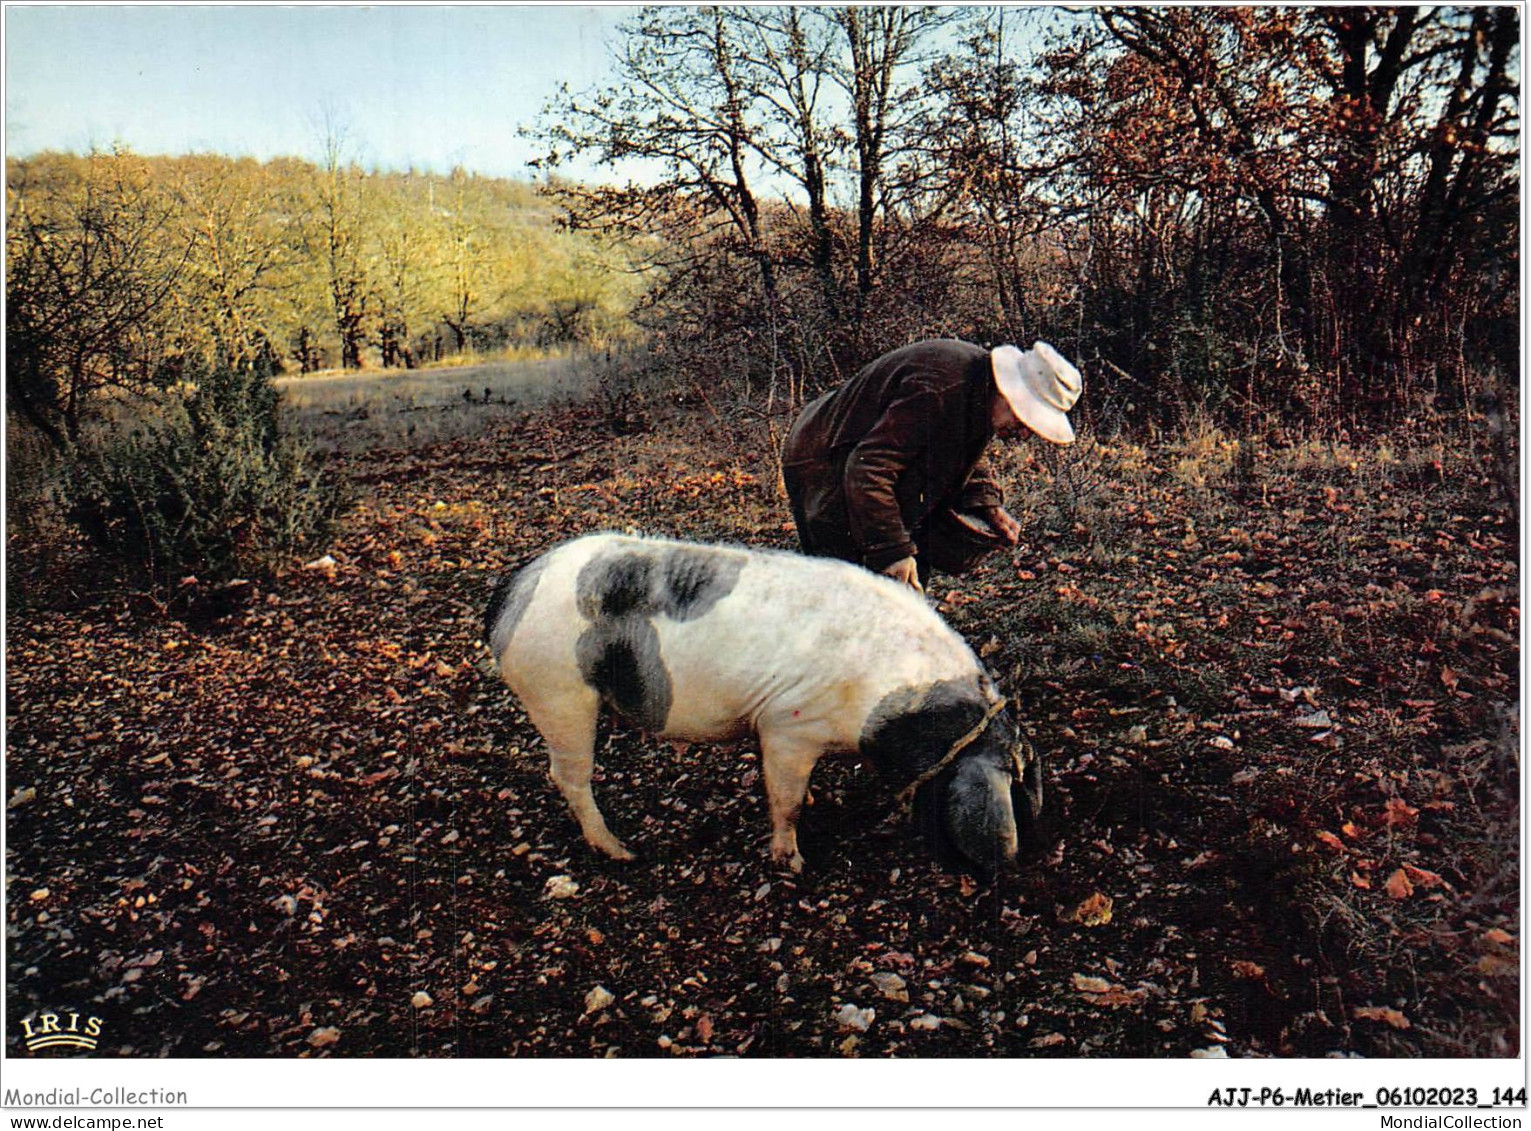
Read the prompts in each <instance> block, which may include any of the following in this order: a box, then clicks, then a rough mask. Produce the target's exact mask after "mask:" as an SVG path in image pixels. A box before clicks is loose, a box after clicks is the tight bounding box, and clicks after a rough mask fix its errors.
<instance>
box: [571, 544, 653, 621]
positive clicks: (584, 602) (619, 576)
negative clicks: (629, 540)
mask: <svg viewBox="0 0 1531 1131" xmlns="http://www.w3.org/2000/svg"><path fill="white" fill-rule="evenodd" d="M653 573H654V563H653V561H652V559H650V558H648V557H647V556H645V555H643V554H601V555H598V556H597V557H594V558H591V559H590V560H589V561H588V562H586V563H585V566H584V568H583V569H581V570H580V571H579V578H578V579H577V580H576V582H575V589H574V594H575V600H576V602H577V603H578V604H579V611H580V612H581V613H583V614H584V615H585V616H586V617H588V618H589V619H590V620H603V619H605V618H608V617H624V616H630V615H633V614H636V615H639V616H647V615H649V614H650V613H651V612H653V602H652V600H651V599H650V597H649V591H650V589H651V588H652V578H653Z"/></svg>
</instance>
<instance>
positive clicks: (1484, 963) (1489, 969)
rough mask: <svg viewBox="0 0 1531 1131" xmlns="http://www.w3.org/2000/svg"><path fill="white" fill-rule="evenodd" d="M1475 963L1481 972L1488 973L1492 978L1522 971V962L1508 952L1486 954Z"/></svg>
mask: <svg viewBox="0 0 1531 1131" xmlns="http://www.w3.org/2000/svg"><path fill="white" fill-rule="evenodd" d="M1475 965H1476V967H1477V969H1478V972H1479V973H1482V974H1487V975H1488V976H1489V977H1490V978H1498V977H1503V976H1505V975H1508V974H1519V973H1520V963H1518V962H1517V961H1515V959H1514V958H1512V957H1511V956H1509V955H1506V954H1485V955H1484V956H1483V957H1482V958H1480V959H1478V961H1477V962H1476V963H1475Z"/></svg>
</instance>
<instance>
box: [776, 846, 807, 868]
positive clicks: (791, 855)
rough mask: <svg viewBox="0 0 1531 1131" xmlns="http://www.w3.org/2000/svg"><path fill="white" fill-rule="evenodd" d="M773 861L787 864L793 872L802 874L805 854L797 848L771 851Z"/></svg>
mask: <svg viewBox="0 0 1531 1131" xmlns="http://www.w3.org/2000/svg"><path fill="white" fill-rule="evenodd" d="M771 859H772V860H773V861H774V862H775V863H777V864H785V865H786V866H787V867H788V868H791V869H792V871H793V872H795V873H800V872H802V870H803V854H802V853H801V852H799V851H798V850H797V849H796V848H790V849H780V850H778V849H776V848H774V847H773V848H772V849H771Z"/></svg>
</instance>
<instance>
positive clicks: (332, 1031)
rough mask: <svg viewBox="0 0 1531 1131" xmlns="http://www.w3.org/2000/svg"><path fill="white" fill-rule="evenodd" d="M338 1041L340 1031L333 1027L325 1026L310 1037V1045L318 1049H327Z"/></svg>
mask: <svg viewBox="0 0 1531 1131" xmlns="http://www.w3.org/2000/svg"><path fill="white" fill-rule="evenodd" d="M338 1040H340V1030H339V1029H337V1028H335V1026H333V1025H325V1026H323V1027H321V1028H318V1029H315V1030H314V1031H313V1032H312V1033H310V1034H309V1035H308V1043H309V1044H310V1045H312V1046H313V1047H314V1048H316V1049H322V1048H326V1047H328V1046H330V1045H333V1044H334V1043H335V1042H336V1041H338Z"/></svg>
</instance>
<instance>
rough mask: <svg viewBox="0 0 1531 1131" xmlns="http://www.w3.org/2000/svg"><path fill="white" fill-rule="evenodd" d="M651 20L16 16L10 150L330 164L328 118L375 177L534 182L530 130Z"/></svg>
mask: <svg viewBox="0 0 1531 1131" xmlns="http://www.w3.org/2000/svg"><path fill="white" fill-rule="evenodd" d="M634 10H635V9H633V8H630V7H595V6H573V5H571V6H554V5H533V6H524V7H499V6H496V7H471V6H452V5H440V6H431V5H420V6H414V5H410V6H397V7H394V6H375V7H340V6H334V7H269V6H268V7H257V6H234V5H229V6H206V7H193V6H189V5H179V6H175V7H157V6H156V7H108V6H102V7H87V6H76V5H70V6H67V7H66V6H63V5H39V6H17V5H7V6H6V8H5V128H6V137H5V151H6V153H7V154H9V155H15V156H25V155H27V154H31V153H35V152H38V151H39V150H44V149H69V150H75V151H77V152H83V151H85V150H87V149H89V148H90V147H91V146H93V145H94V146H102V147H106V146H111V145H113V144H117V143H120V144H124V145H127V146H129V147H131V148H132V149H134V150H136V151H138V152H140V153H185V152H197V151H210V152H218V153H227V154H236V155H249V156H253V157H257V158H262V159H264V158H269V157H274V156H279V155H283V154H290V155H296V156H301V157H309V158H313V157H316V156H318V154H319V151H320V138H321V137H322V135H323V131H324V127H323V125H322V122H323V121H324V114H325V111H326V109H329V110H330V111H331V112H332V113H333V115H334V117H335V119H336V120H337V121H338V122H340V123H342V124H343V125H344V126H345V127H346V132H347V135H348V139H349V141H350V147H351V152H352V154H353V155H354V156H355V157H356V159H358V160H359V161H360V162H361V163H362V164H364V165H367V166H372V165H377V166H381V167H384V168H394V169H404V168H408V167H410V166H411V165H413V166H414V167H416V168H422V169H433V170H436V171H439V172H445V171H448V170H450V169H451V167H452V166H453V165H456V164H461V165H463V166H464V167H466V168H468V169H471V170H474V171H476V172H481V173H486V174H491V175H497V176H528V175H529V172H528V170H527V169H526V161H527V159H528V158H529V157H531V156H533V155H534V147H533V146H532V145H531V143H529V142H528V141H526V140H524V139H522V138H521V137H520V136H518V134H517V129H518V128H519V127H520V126H522V125H523V124H528V123H530V122H532V121H533V120H534V119H535V118H536V116H537V113H538V111H540V110H541V109H542V106H543V104H544V103H545V102H546V100H547V98H548V97H549V95H551V94H552V93H553V91H554V90H555V89H556V88H557V86H558V84H559V83H560V82H568V83H569V85H570V86H571V87H572V88H574V89H575V90H581V89H584V88H586V87H589V86H592V85H596V84H598V83H601V82H603V81H604V80H605V79H607V78H608V77H609V67H608V66H607V63H606V59H607V51H606V43H607V40H608V39H611V38H613V37H614V35H615V30H616V26H617V24H618V22H619V21H620V20H622V19H623V18H624V17H626V16H627V15H630V14H631V13H632V12H633V11H634ZM568 171H569V172H571V173H574V174H576V175H578V174H581V173H586V172H588V169H571V170H568ZM601 176H602V179H610V178H611V177H612V174H611V173H610V172H606V173H603V174H601Z"/></svg>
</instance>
